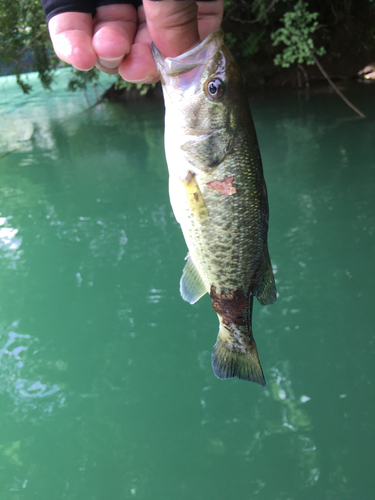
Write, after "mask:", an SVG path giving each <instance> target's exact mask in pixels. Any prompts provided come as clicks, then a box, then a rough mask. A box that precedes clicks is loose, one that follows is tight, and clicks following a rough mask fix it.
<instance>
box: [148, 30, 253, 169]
mask: <svg viewBox="0 0 375 500" xmlns="http://www.w3.org/2000/svg"><path fill="white" fill-rule="evenodd" d="M152 53H153V57H154V59H155V63H156V66H157V68H158V70H159V74H160V79H161V83H162V87H163V94H164V102H165V107H166V118H165V133H166V153H167V159H168V150H173V151H174V152H175V153H176V152H177V149H176V148H182V150H183V151H185V157H188V160H189V154H190V153H191V152H192V150H194V154H195V159H194V160H198V164H199V167H200V168H203V169H204V168H212V167H213V166H215V164H217V163H218V162H220V159H221V157H222V156H223V155H224V154H225V153H226V151H227V149H228V146H229V142H230V140H231V138H232V137H233V135H234V133H235V130H234V128H235V123H234V120H233V117H234V116H236V117H238V116H239V113H238V109H239V108H241V106H244V108H245V109H246V107H248V104H247V98H246V95H244V92H243V85H242V79H241V74H240V71H239V68H238V66H237V64H236V62H235V61H234V59H233V57H232V56H231V54H230V52H229V51H228V49H227V48H226V47H225V45H224V33H223V31H222V30H218V31H215V32H213V33H211V34H210V35H209V36H208V37H207V38H206V39H205V40H204V41H203V42H201V43H200V44H199V45H198V46H197V47H194V48H193V49H191V50H190V51H188V52H186V53H184V54H182V55H180V56H177V57H174V58H170V57H167V58H164V57H163V56H162V54H161V53H160V52H159V51H158V49H157V48H156V47H155V45H152ZM168 144H169V145H170V147H168ZM200 150H202V151H204V156H210V160H208V159H207V158H200V159H199V158H198V159H197V158H196V155H197V151H198V154H200V153H199V151H200ZM174 157H175V155H174ZM175 159H176V158H175ZM190 162H191V155H190ZM199 167H198V168H199Z"/></svg>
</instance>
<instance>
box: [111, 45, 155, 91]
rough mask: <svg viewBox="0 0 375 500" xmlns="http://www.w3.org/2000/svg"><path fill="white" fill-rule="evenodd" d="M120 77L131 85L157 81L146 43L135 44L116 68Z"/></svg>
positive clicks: (152, 60)
mask: <svg viewBox="0 0 375 500" xmlns="http://www.w3.org/2000/svg"><path fill="white" fill-rule="evenodd" d="M118 72H119V74H120V76H121V77H122V78H123V79H124V80H127V81H128V82H132V83H154V82H157V81H158V80H159V73H158V70H157V69H156V66H155V62H154V58H153V57H152V54H151V51H150V45H149V44H147V43H135V44H133V45H132V47H131V49H130V52H129V54H128V55H127V57H125V59H124V60H123V61H122V63H121V64H120V66H119V68H118Z"/></svg>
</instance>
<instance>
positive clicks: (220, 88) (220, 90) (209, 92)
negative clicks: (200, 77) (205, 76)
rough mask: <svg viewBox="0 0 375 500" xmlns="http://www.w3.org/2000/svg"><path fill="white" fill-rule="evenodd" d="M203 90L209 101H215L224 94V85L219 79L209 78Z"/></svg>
mask: <svg viewBox="0 0 375 500" xmlns="http://www.w3.org/2000/svg"><path fill="white" fill-rule="evenodd" d="M204 90H205V93H206V96H207V97H208V98H209V99H211V100H214V101H217V100H218V99H220V97H222V96H223V94H224V90H225V84H224V82H223V81H222V80H220V78H211V79H210V80H208V81H207V82H206V84H205V86H204Z"/></svg>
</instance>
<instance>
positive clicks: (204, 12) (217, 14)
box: [197, 0, 224, 40]
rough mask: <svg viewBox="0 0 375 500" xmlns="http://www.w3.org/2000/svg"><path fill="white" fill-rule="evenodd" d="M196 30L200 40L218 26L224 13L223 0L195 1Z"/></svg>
mask: <svg viewBox="0 0 375 500" xmlns="http://www.w3.org/2000/svg"><path fill="white" fill-rule="evenodd" d="M197 5H198V30H199V36H200V39H201V40H204V39H205V38H207V37H208V35H209V34H210V33H212V32H213V31H216V30H218V29H219V28H220V26H221V22H222V20H223V14H224V0H215V1H213V2H197Z"/></svg>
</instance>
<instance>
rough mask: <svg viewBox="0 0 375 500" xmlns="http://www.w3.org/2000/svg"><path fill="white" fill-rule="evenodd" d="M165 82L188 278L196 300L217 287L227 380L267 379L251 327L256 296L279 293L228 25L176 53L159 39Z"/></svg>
mask: <svg viewBox="0 0 375 500" xmlns="http://www.w3.org/2000/svg"><path fill="white" fill-rule="evenodd" d="M152 52H153V56H154V59H155V62H156V65H157V68H158V70H159V72H160V77H161V82H162V86H163V94H164V102H165V108H166V114H165V153H166V158H167V163H168V170H169V194H170V200H171V205H172V208H173V212H174V215H175V217H176V219H177V221H178V222H179V224H180V225H181V228H182V231H183V234H184V237H185V241H186V243H187V246H188V249H189V253H188V256H187V258H186V260H187V262H186V265H185V267H184V270H183V273H182V278H181V282H180V292H181V295H182V298H183V299H185V300H186V301H188V302H190V303H191V304H194V303H195V302H196V301H197V300H199V299H200V297H202V296H203V295H204V294H205V293H209V294H210V297H211V300H212V306H213V308H214V310H215V311H216V312H217V315H218V318H219V323H220V327H219V334H218V337H217V341H216V344H215V346H214V348H213V352H212V358H211V360H212V367H213V371H214V373H215V375H216V376H217V377H218V378H220V379H226V378H231V377H238V378H240V379H243V380H251V381H253V382H256V383H258V384H260V385H262V386H265V385H266V382H265V379H264V375H263V370H262V367H261V364H260V362H259V357H258V351H257V347H256V344H255V340H254V337H253V332H252V327H251V316H252V309H253V298H254V296H255V297H257V299H258V301H259V302H260V303H261V304H273V303H274V302H275V300H276V287H275V280H274V276H273V272H272V266H271V261H270V257H269V253H268V247H267V231H268V201H267V191H266V185H265V181H264V178H263V169H262V162H261V157H260V152H259V147H258V141H257V138H256V133H255V129H254V124H253V120H252V117H251V113H250V108H249V104H248V99H247V96H246V93H245V90H244V87H243V83H242V79H241V75H240V71H239V69H238V67H237V65H236V63H235V61H234V59H233V57H232V56H231V54H230V53H229V51H228V50H227V48H226V47H225V45H224V41H223V32H222V31H221V30H219V31H216V32H214V33H212V34H211V35H210V36H209V37H207V38H206V39H205V40H204V41H203V42H202V43H201V44H200V45H198V46H197V47H195V48H194V49H192V50H190V51H189V52H187V53H185V54H182V55H180V56H178V57H175V58H164V57H163V56H162V54H161V53H160V52H159V51H158V49H157V48H156V47H155V45H153V47H152Z"/></svg>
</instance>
